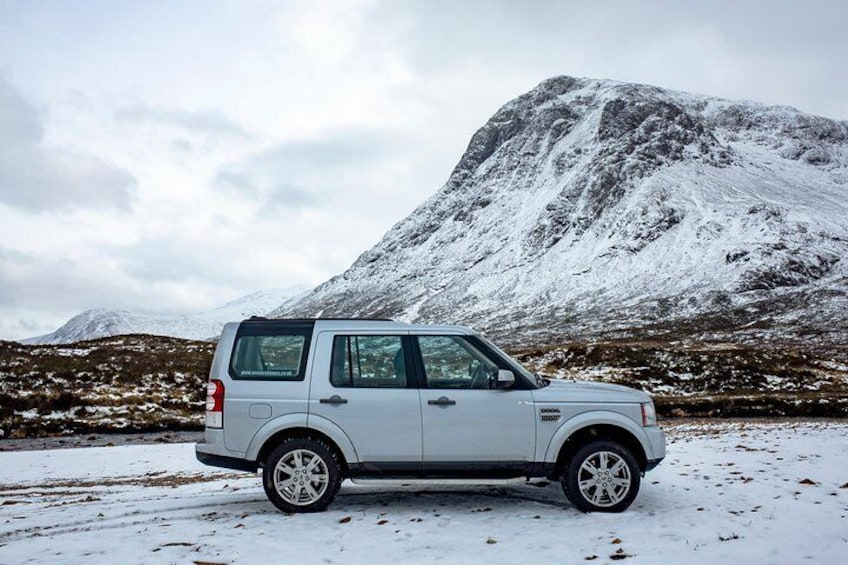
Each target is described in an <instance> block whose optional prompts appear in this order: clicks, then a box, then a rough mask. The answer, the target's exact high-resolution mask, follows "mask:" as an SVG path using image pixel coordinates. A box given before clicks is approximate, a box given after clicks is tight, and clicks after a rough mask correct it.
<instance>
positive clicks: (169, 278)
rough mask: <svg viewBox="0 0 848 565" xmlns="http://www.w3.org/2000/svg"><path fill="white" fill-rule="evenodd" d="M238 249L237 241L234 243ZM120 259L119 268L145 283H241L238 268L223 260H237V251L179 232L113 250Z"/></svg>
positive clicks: (111, 252)
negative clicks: (224, 258) (190, 237)
mask: <svg viewBox="0 0 848 565" xmlns="http://www.w3.org/2000/svg"><path fill="white" fill-rule="evenodd" d="M233 246H234V247H235V246H237V242H233ZM108 253H110V254H112V255H114V256H117V257H120V258H121V259H120V268H121V270H122V271H123V272H124V273H126V274H127V275H128V276H130V277H131V278H133V279H135V280H137V281H139V282H140V283H142V284H150V283H186V282H195V283H207V282H208V281H215V283H216V284H223V283H225V282H244V281H241V280H240V279H241V277H242V275H241V274H240V272H239V269H238V265H237V264H234V263H233V262H232V261H224V260H222V259H221V258H222V257H238V256H239V251H238V249H235V248H233V249H225V248H221V247H220V243H218V244H216V246H215V247H210V243H209V241H205V240H204V241H199V240H191V239H187V238H185V237H183V236H180V235H179V234H176V233H165V234H161V235H158V236H155V237H149V238H145V239H142V240H139V241H136V242H134V243H132V244H130V245H127V246H121V247H115V248H110V249H109V250H108Z"/></svg>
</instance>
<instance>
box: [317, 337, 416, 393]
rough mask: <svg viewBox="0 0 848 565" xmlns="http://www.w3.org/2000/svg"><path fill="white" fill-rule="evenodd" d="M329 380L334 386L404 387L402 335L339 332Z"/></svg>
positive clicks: (404, 372)
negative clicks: (347, 334) (340, 333)
mask: <svg viewBox="0 0 848 565" xmlns="http://www.w3.org/2000/svg"><path fill="white" fill-rule="evenodd" d="M330 383H331V384H332V385H333V386H335V387H355V388H358V387H362V388H405V387H406V383H407V378H406V359H405V357H404V350H403V339H402V338H401V337H400V336H397V335H389V336H380V335H366V336H361V335H360V336H356V335H351V336H343V335H339V336H336V337H335V338H334V339H333V359H332V366H331V369H330Z"/></svg>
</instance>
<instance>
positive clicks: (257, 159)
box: [214, 129, 409, 210]
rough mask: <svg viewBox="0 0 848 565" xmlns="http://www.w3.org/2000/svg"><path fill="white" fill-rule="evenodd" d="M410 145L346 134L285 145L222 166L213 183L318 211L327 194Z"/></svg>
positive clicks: (388, 137)
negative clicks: (317, 208)
mask: <svg viewBox="0 0 848 565" xmlns="http://www.w3.org/2000/svg"><path fill="white" fill-rule="evenodd" d="M408 145H409V142H408V140H406V139H405V138H402V137H400V136H398V135H396V134H393V133H391V132H385V131H378V130H373V129H345V130H340V131H335V132H330V133H329V134H327V135H325V136H324V137H321V138H317V139H309V140H303V141H294V142H285V143H281V144H279V145H276V146H274V147H271V148H270V149H266V150H264V151H262V152H260V153H257V154H255V155H252V156H250V157H248V158H247V159H245V160H244V161H242V162H241V163H236V164H231V165H227V166H224V167H222V168H221V169H220V170H219V171H218V174H217V175H216V176H215V179H214V183H215V185H216V186H217V187H218V188H219V189H226V190H229V191H234V192H237V193H239V194H241V195H243V196H247V197H251V198H257V199H261V200H262V201H263V204H270V205H271V206H272V207H274V208H280V209H290V210H291V209H300V208H306V207H319V206H321V205H322V202H323V200H324V198H322V196H323V195H326V194H332V193H335V192H337V191H339V190H342V191H343V190H344V188H345V187H344V183H346V182H356V179H359V178H361V177H362V176H363V175H364V174H365V173H367V172H368V171H369V170H371V169H373V168H374V167H375V166H377V165H378V164H381V163H383V164H384V163H385V162H386V161H387V160H390V159H391V158H392V157H393V156H396V155H398V153H399V152H401V151H403V150H404V148H405V147H407V146H408ZM351 179H354V180H353V181H351Z"/></svg>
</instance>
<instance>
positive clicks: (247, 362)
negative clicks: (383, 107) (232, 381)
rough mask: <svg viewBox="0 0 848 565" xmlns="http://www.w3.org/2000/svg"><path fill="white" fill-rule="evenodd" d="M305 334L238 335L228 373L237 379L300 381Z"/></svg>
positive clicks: (303, 359)
mask: <svg viewBox="0 0 848 565" xmlns="http://www.w3.org/2000/svg"><path fill="white" fill-rule="evenodd" d="M306 345H307V336H306V335H303V334H291V335H241V336H239V337H238V338H237V339H236V344H235V349H234V351H233V356H232V359H231V361H230V375H231V376H232V377H233V378H236V379H255V380H279V381H301V380H303V377H304V369H305V365H306V363H305V361H306V359H305V357H306Z"/></svg>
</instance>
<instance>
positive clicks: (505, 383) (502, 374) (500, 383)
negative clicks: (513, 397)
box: [496, 369, 515, 388]
mask: <svg viewBox="0 0 848 565" xmlns="http://www.w3.org/2000/svg"><path fill="white" fill-rule="evenodd" d="M496 384H497V388H509V387H511V386H512V385H514V384H515V375H513V374H512V371H508V370H506V369H501V370H499V371H498V380H497V383H496Z"/></svg>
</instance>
